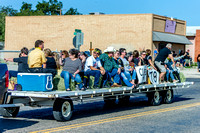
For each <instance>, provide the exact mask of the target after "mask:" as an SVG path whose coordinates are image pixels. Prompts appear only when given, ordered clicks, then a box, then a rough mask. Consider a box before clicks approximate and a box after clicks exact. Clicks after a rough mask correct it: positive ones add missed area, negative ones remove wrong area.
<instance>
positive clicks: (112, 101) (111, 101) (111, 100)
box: [103, 96, 116, 104]
mask: <svg viewBox="0 0 200 133" xmlns="http://www.w3.org/2000/svg"><path fill="white" fill-rule="evenodd" d="M103 99H104V102H105V104H115V102H116V96H106V97H103Z"/></svg>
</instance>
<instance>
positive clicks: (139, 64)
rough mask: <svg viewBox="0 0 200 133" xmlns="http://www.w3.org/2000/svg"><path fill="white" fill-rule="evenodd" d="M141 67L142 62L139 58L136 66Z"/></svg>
mask: <svg viewBox="0 0 200 133" xmlns="http://www.w3.org/2000/svg"><path fill="white" fill-rule="evenodd" d="M141 65H142V61H141V59H140V58H139V62H138V66H141Z"/></svg>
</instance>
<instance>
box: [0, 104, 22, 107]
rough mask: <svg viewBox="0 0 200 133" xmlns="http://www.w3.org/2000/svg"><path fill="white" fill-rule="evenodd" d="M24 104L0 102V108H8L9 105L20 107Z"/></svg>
mask: <svg viewBox="0 0 200 133" xmlns="http://www.w3.org/2000/svg"><path fill="white" fill-rule="evenodd" d="M22 106H24V104H22V103H17V104H0V108H9V107H22Z"/></svg>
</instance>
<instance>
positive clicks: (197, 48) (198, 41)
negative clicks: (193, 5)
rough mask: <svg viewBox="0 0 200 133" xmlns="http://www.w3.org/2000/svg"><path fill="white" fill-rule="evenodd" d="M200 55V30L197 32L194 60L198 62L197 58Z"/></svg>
mask: <svg viewBox="0 0 200 133" xmlns="http://www.w3.org/2000/svg"><path fill="white" fill-rule="evenodd" d="M198 54H200V30H196V38H195V57H194V60H195V62H197V56H198Z"/></svg>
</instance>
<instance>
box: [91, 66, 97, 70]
mask: <svg viewBox="0 0 200 133" xmlns="http://www.w3.org/2000/svg"><path fill="white" fill-rule="evenodd" d="M90 69H91V70H99V69H97V68H95V67H93V66H90Z"/></svg>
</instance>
